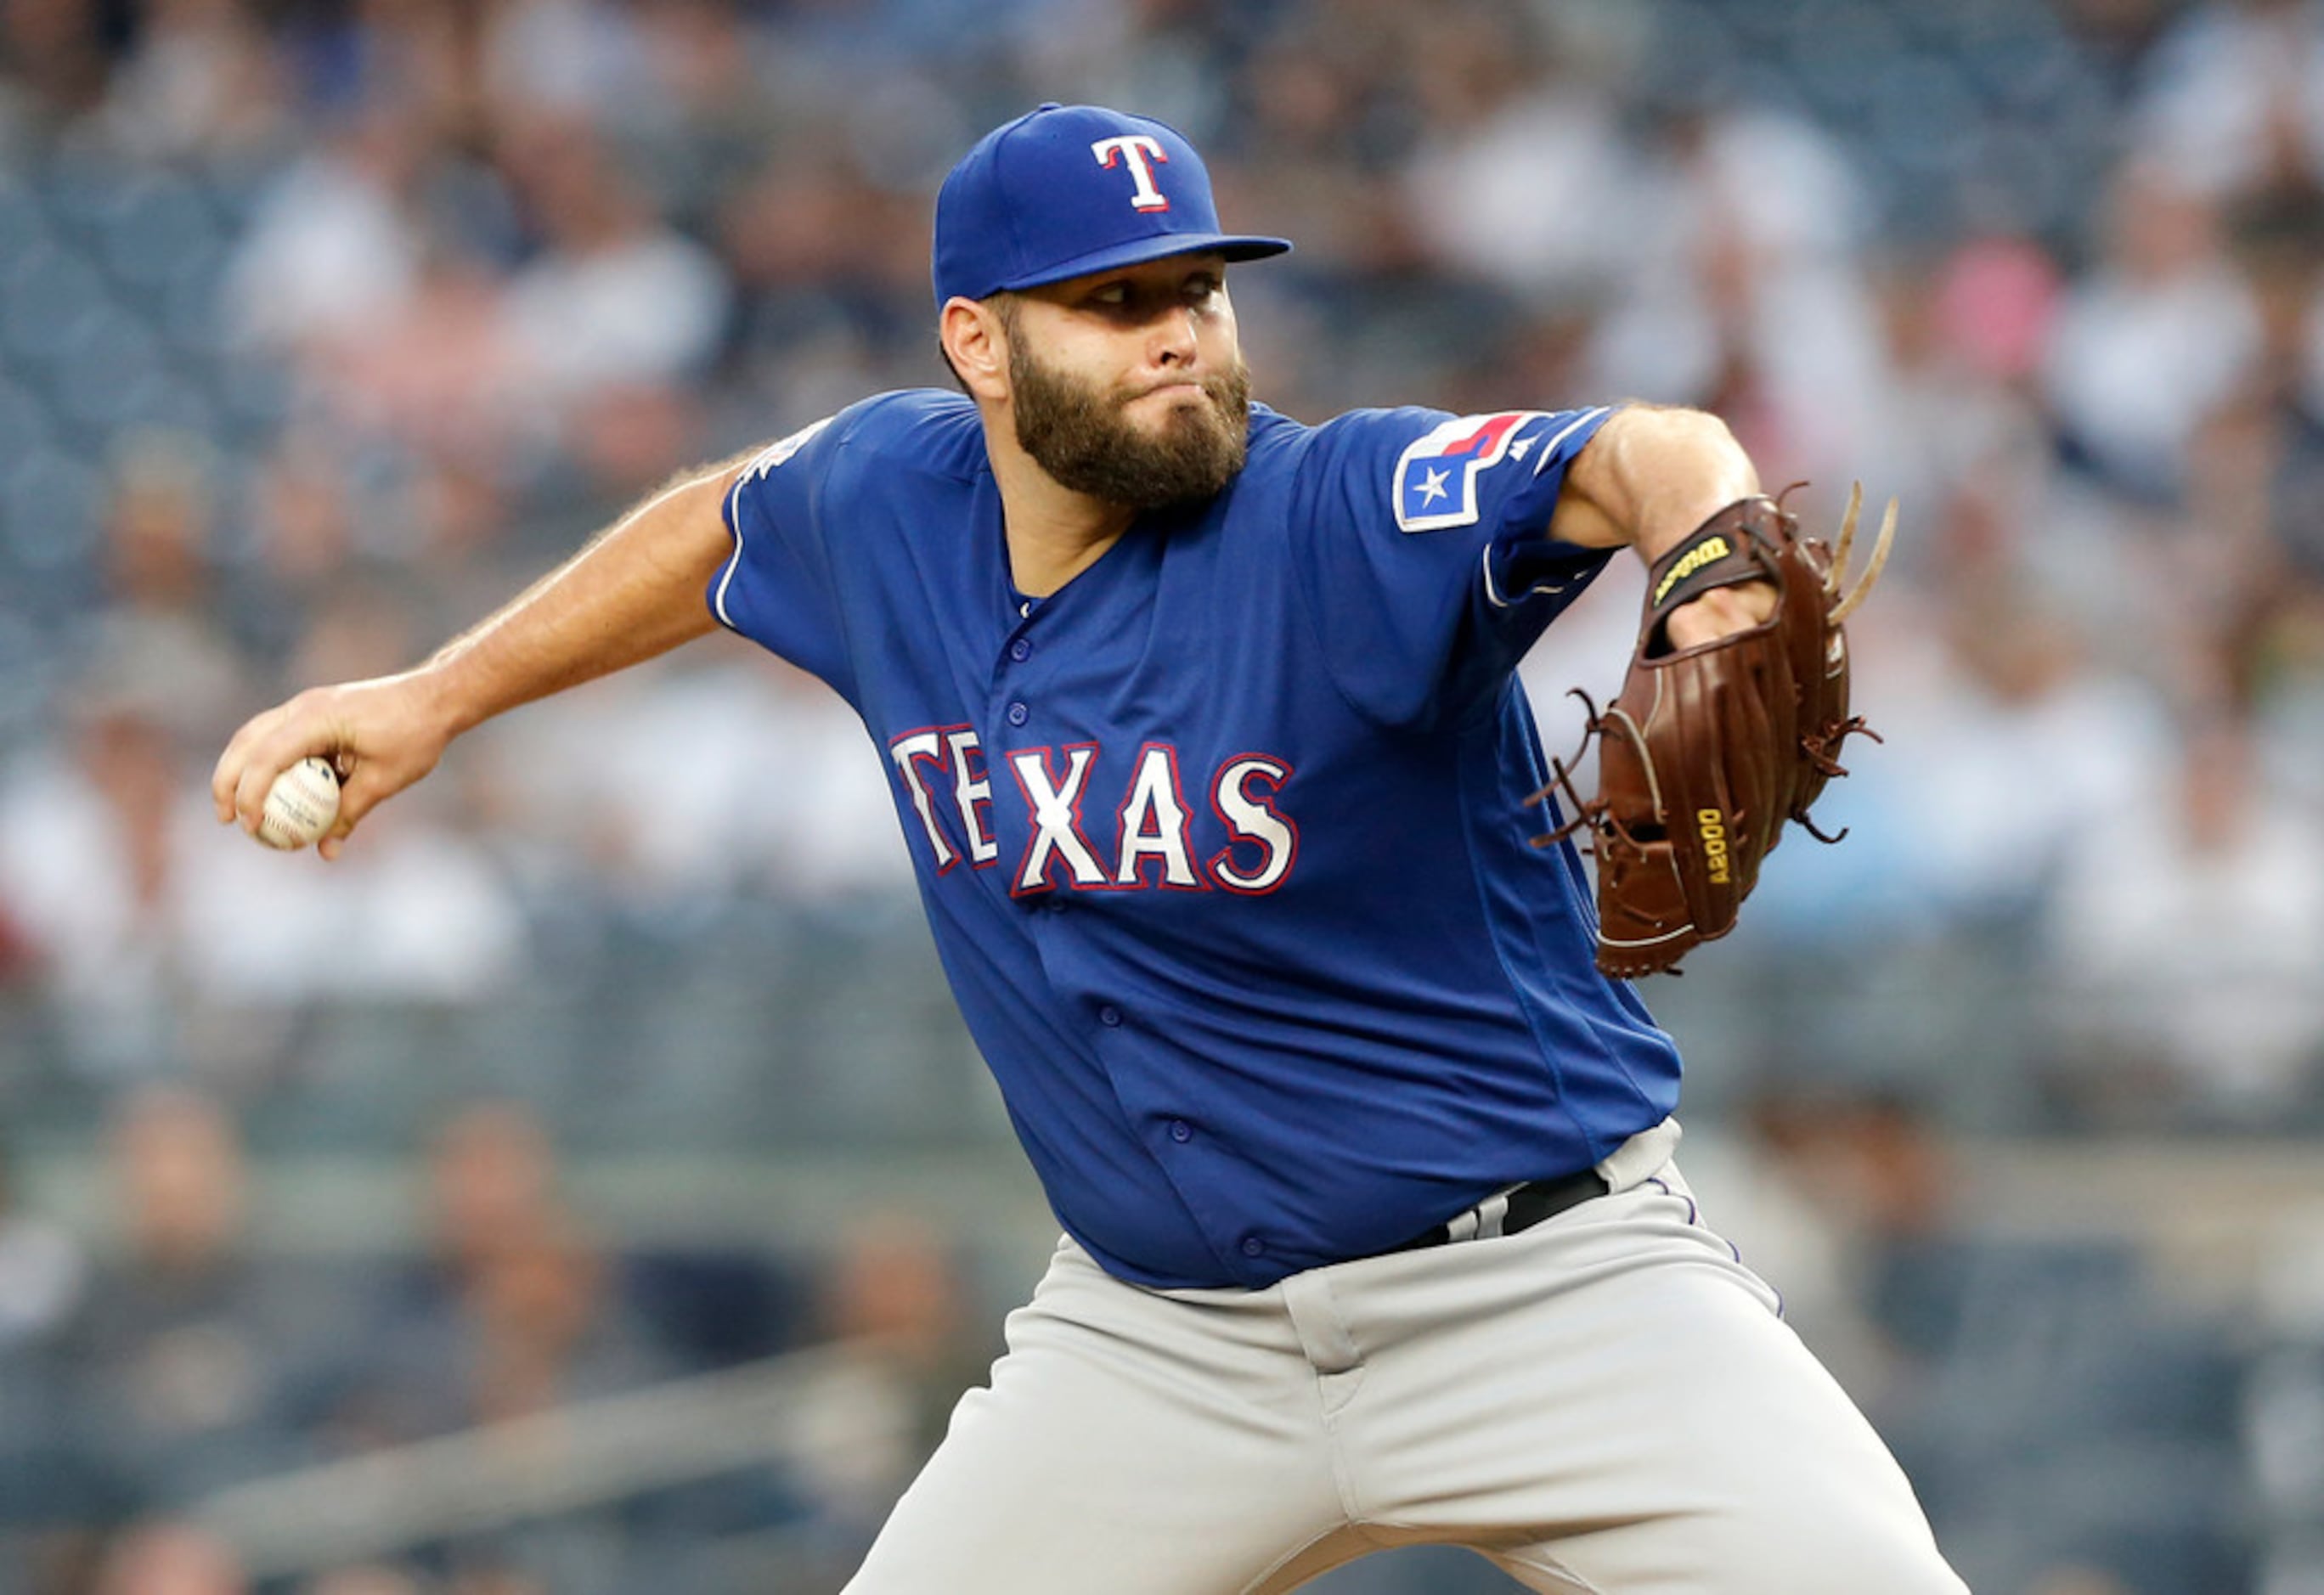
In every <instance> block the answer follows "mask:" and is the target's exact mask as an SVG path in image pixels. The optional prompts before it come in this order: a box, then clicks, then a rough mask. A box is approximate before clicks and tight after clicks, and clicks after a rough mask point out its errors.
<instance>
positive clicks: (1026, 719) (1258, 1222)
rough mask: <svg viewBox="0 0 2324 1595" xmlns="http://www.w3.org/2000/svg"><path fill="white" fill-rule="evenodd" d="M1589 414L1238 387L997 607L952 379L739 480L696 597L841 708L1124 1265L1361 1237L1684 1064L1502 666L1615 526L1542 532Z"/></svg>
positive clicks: (1060, 1154)
mask: <svg viewBox="0 0 2324 1595" xmlns="http://www.w3.org/2000/svg"><path fill="white" fill-rule="evenodd" d="M1606 414H1607V412H1606V411H1605V410H1584V411H1577V412H1568V413H1563V414H1556V413H1545V412H1540V411H1513V412H1508V413H1504V414H1499V415H1489V416H1469V417H1451V416H1446V415H1444V414H1443V413H1441V412H1438V411H1434V410H1379V411H1360V412H1357V413H1353V414H1350V415H1346V416H1342V417H1341V418H1339V419H1336V420H1333V421H1331V422H1329V423H1327V424H1325V425H1323V426H1320V427H1313V428H1311V427H1306V426H1303V425H1300V424H1299V423H1297V422H1295V421H1293V420H1291V419H1288V418H1287V417H1285V416H1281V415H1277V414H1275V413H1273V412H1271V411H1268V410H1265V409H1263V408H1256V407H1255V408H1254V410H1253V413H1252V419H1251V423H1250V462H1249V464H1248V466H1246V468H1245V469H1244V470H1243V471H1242V473H1241V474H1240V475H1239V476H1238V477H1237V478H1236V479H1235V481H1234V482H1233V483H1232V484H1231V485H1230V486H1229V487H1228V488H1227V489H1226V491H1225V492H1223V493H1221V494H1220V495H1219V496H1218V497H1217V498H1216V499H1214V500H1213V501H1211V502H1208V503H1207V504H1204V505H1203V506H1201V507H1199V508H1196V509H1192V510H1188V511H1184V512H1160V513H1152V514H1148V515H1147V516H1145V517H1143V518H1142V519H1141V520H1140V521H1139V522H1138V523H1137V524H1135V525H1134V526H1133V527H1132V528H1131V529H1130V531H1129V532H1128V533H1126V534H1125V535H1124V536H1123V537H1122V538H1121V539H1120V541H1119V542H1117V543H1116V544H1115V545H1114V546H1113V547H1112V548H1111V549H1108V550H1107V551H1106V553H1105V554H1104V555H1103V556H1102V558H1099V559H1098V560H1097V561H1096V562H1095V563H1093V565H1091V566H1090V567H1088V568H1087V569H1086V570H1084V571H1083V572H1082V573H1081V574H1080V575H1079V576H1075V577H1074V579H1073V580H1072V581H1071V582H1070V583H1068V584H1067V585H1065V586H1064V587H1063V588H1061V589H1060V590H1059V591H1058V592H1056V594H1054V595H1051V596H1049V597H1047V598H1046V599H1043V600H1041V601H1039V602H1037V603H1033V604H1026V603H1024V602H1023V601H1022V600H1020V599H1019V597H1018V596H1017V595H1016V593H1015V590H1014V588H1013V586H1012V585H1011V582H1010V567H1009V561H1008V555H1007V549H1006V547H1005V543H1004V539H1003V534H1002V527H1001V495H1000V491H999V489H998V487H997V486H996V485H995V484H994V480H993V475H992V471H991V466H990V464H989V462H988V460H987V457H986V455H985V449H984V443H983V437H982V431H981V429H980V427H979V423H978V419H977V415H976V411H975V410H974V408H973V406H972V405H971V404H970V403H969V401H967V400H965V399H964V398H961V397H958V396H955V395H952V394H947V393H940V392H908V393H890V394H885V395H882V396H881V397H878V398H874V399H871V400H868V401H864V402H863V403H862V404H859V405H856V406H854V407H853V408H852V409H849V410H844V411H842V412H841V413H840V414H839V415H837V416H835V417H834V418H832V419H830V420H828V421H826V422H824V423H821V424H820V425H818V426H816V427H813V428H810V429H807V431H805V432H802V433H800V434H798V436H797V437H795V438H787V439H785V440H784V441H783V442H781V443H779V444H777V445H775V446H774V447H771V448H770V449H768V450H767V451H766V452H765V453H764V454H763V455H761V456H760V457H759V458H758V459H757V460H756V461H754V462H753V463H752V466H750V467H749V468H748V469H747V470H746V471H744V473H743V474H742V476H741V478H740V479H739V480H738V481H737V483H736V484H735V486H734V488H733V493H731V494H730V496H729V497H728V500H727V502H726V518H727V523H728V525H729V528H730V529H731V530H732V531H733V535H734V543H735V546H734V553H733V558H732V559H731V560H730V561H729V563H728V564H727V565H726V567H724V569H723V570H722V571H721V572H720V573H719V575H718V576H717V578H716V580H715V583H714V584H713V586H712V588H711V591H710V601H711V603H712V605H713V607H714V608H715V612H716V613H717V616H718V619H719V620H720V621H721V622H724V624H725V625H727V626H729V627H731V628H732V629H733V630H734V631H737V632H741V633H742V634H743V635H745V636H748V637H751V638H752V639H754V640H756V641H759V642H760V643H761V644H763V645H764V646H766V647H767V648H769V649H770V650H773V651H775V652H776V653H778V654H779V655H781V656H782V657H783V658H785V659H789V660H791V661H793V662H794V663H796V664H798V665H799V666H801V667H802V668H806V669H807V670H810V671H812V672H813V673H815V674H816V675H817V676H819V677H821V678H823V679H824V680H825V681H827V682H829V683H830V684H831V685H832V686H833V687H835V688H836V689H837V690H838V691H839V692H840V693H841V695H842V696H844V697H845V698H846V699H847V701H848V702H849V703H850V704H852V705H853V706H854V707H855V709H856V710H857V712H858V713H859V714H861V715H862V717H863V722H864V724H865V725H866V727H867V728H868V729H869V730H870V732H871V738H872V741H873V742H875V743H876V744H877V745H878V746H879V748H880V750H881V754H882V756H883V757H884V758H885V759H886V760H887V761H888V768H889V770H890V774H891V775H892V777H893V788H894V794H895V799H896V805H897V811H898V814H899V816H900V818H901V820H902V823H903V827H904V831H905V834H906V836H907V839H908V845H909V846H910V847H911V849H912V851H913V853H914V856H915V859H916V862H917V864H918V878H919V886H920V891H921V895H922V898H923V899H924V901H925V903H926V905H927V914H928V919H929V922H930V924H931V925H932V927H934V931H935V936H936V946H937V950H938V952H939V953H940V954H941V955H942V958H943V962H944V965H945V971H946V973H948V975H949V976H950V979H951V982H952V985H953V989H954V992H955V994H956V995H957V997H958V999H959V1001H960V1005H961V1009H962V1011H963V1012H964V1015H965V1017H966V1019H967V1022H968V1027H969V1029H970V1031H971V1033H972V1034H973V1036H974V1037H975V1039H976V1042H977V1044H978V1046H979V1047H980V1048H981V1049H982V1052H983V1055H984V1057H985V1059H986V1061H987V1063H988V1064H989V1065H990V1066H991V1070H992V1072H993V1074H994V1076H995V1077H996V1078H997V1079H998V1081H999V1082H1000V1085H1001V1094H1002V1096H1003V1098H1004V1100H1005V1101H1006V1102H1007V1105H1008V1110H1009V1113H1010V1119H1011V1121H1012V1122H1013V1124H1014V1125H1015V1127H1016V1129H1017V1133H1018V1135H1019V1138H1020V1139H1022V1141H1023V1142H1024V1146H1025V1148H1026V1151H1027V1153H1028V1155H1029V1157H1031V1159H1032V1162H1033V1165H1034V1166H1035V1168H1036V1169H1037V1172H1038V1174H1039V1176H1040V1179H1041V1181H1042V1184H1043V1186H1044V1188H1045V1189H1046V1190H1047V1194H1048V1197H1049V1201H1050V1203H1051V1205H1052V1206H1053V1207H1054V1208H1055V1210H1056V1214H1057V1217H1058V1219H1059V1221H1060V1222H1062V1223H1063V1224H1064V1225H1065V1229H1066V1230H1067V1231H1070V1232H1071V1233H1072V1234H1073V1235H1074V1238H1075V1239H1076V1240H1080V1241H1081V1242H1082V1244H1083V1245H1084V1246H1085V1247H1087V1248H1088V1249H1089V1250H1090V1252H1091V1253H1092V1254H1093V1256H1094V1257H1096V1258H1098V1259H1099V1261H1100V1262H1102V1264H1103V1265H1104V1266H1105V1267H1106V1268H1108V1269H1109V1270H1110V1271H1111V1272H1112V1273H1114V1274H1116V1275H1118V1276H1119V1277H1122V1278H1125V1279H1129V1280H1132V1281H1136V1282H1138V1283H1140V1284H1145V1285H1151V1286H1223V1285H1241V1286H1265V1285H1268V1284H1270V1283H1272V1282H1273V1281H1275V1280H1277V1279H1278V1278H1280V1277H1283V1276H1284V1275H1286V1274H1289V1273H1292V1272H1295V1271H1296V1270H1298V1269H1302V1268H1311V1267H1314V1266H1316V1265H1318V1264H1323V1263H1329V1262H1335V1261H1340V1260H1342V1259H1345V1258H1351V1257H1357V1256H1361V1255H1364V1254H1367V1253H1369V1252H1373V1251H1377V1250H1379V1249H1383V1248H1386V1247H1388V1246H1391V1245H1394V1244H1395V1243H1397V1242H1398V1241H1400V1240H1406V1239H1407V1238H1409V1237H1410V1236H1413V1235H1415V1234H1416V1233H1418V1232H1419V1231H1422V1230H1424V1229H1425V1228H1426V1227H1427V1226H1429V1225H1430V1224H1432V1223H1435V1222H1441V1221H1442V1220H1443V1219H1445V1218H1447V1217H1448V1216H1450V1215H1451V1214H1452V1213H1454V1212H1458V1211H1460V1210H1461V1209H1462V1208H1464V1207H1466V1206H1468V1205H1470V1204H1471V1203H1475V1202H1476V1201H1478V1200H1479V1199H1480V1198H1481V1197H1482V1196H1484V1195H1486V1194H1489V1192H1491V1191H1493V1190H1495V1189H1497V1188H1499V1187H1500V1186H1503V1185H1511V1184H1514V1183H1517V1182H1519V1181H1524V1180H1528V1179H1536V1178H1545V1177H1550V1176H1557V1175H1563V1174H1568V1173H1571V1172H1572V1171H1573V1170H1575V1169H1578V1168H1582V1167H1584V1166H1588V1165H1590V1164H1591V1163H1594V1162H1596V1161H1598V1160H1599V1159H1600V1158H1601V1157H1605V1156H1606V1155H1607V1154H1609V1152H1611V1151H1612V1150H1613V1149H1614V1148H1616V1147H1618V1145H1620V1144H1621V1142H1622V1141H1623V1140H1624V1139H1627V1138H1628V1137H1629V1136H1630V1135H1632V1134H1634V1133H1636V1132H1637V1131H1638V1130H1640V1129H1646V1127H1648V1126H1650V1125H1652V1124H1654V1123H1655V1122H1656V1121H1658V1120H1661V1119H1662V1118H1663V1117H1664V1116H1665V1115H1666V1114H1667V1113H1669V1112H1670V1111H1671V1110H1672V1109H1673V1107H1674V1105H1675V1102H1676V1098H1677V1092H1678V1057H1677V1054H1676V1051H1675V1049H1674V1046H1672V1044H1671V1042H1670V1039H1669V1037H1666V1036H1665V1034H1664V1033H1663V1032H1662V1031H1661V1030H1659V1029H1658V1028H1655V1025H1654V1023H1653V1021H1652V1020H1651V1019H1649V1018H1648V1017H1647V1015H1646V1010H1644V1008H1643V1007H1642V1006H1640V1004H1639V1002H1638V1000H1637V996H1636V994H1635V993H1634V992H1633V991H1631V989H1630V988H1629V987H1628V985H1627V984H1618V983H1614V982H1608V981H1607V980H1605V979H1604V978H1603V977H1602V976H1600V974H1599V973H1597V971H1596V969H1595V968H1594V966H1593V965H1592V963H1591V955H1592V952H1593V948H1592V941H1591V933H1592V924H1591V915H1592V910H1591V903H1590V899H1589V895H1588V890H1587V884H1586V881H1585V879H1584V877H1583V874H1582V867H1581V863H1580V861H1579V860H1578V859H1577V858H1576V857H1575V856H1574V854H1573V853H1572V850H1571V849H1570V848H1567V847H1562V846H1561V847H1556V848H1547V849H1537V848H1535V847H1534V846H1532V845H1531V841H1532V838H1534V837H1535V836H1537V835H1539V834H1541V832H1542V831H1543V829H1544V828H1545V825H1546V824H1547V823H1548V821H1547V816H1545V813H1544V811H1543V810H1541V809H1540V808H1526V807H1523V800H1524V798H1526V795H1527V794H1528V793H1530V792H1532V791H1533V790H1535V788H1538V787H1539V786H1540V785H1541V784H1542V782H1543V780H1544V779H1545V763H1544V760H1543V757H1542V754H1541V750H1540V748H1539V745H1538V743H1537V741H1536V738H1535V730H1534V723H1533V717H1532V714H1531V711H1530V709H1529V708H1528V706H1527V705H1526V701H1525V697H1524V694H1523V691H1522V689H1521V688H1520V687H1518V685H1517V679H1516V677H1515V674H1514V667H1515V665H1516V664H1517V660H1518V659H1519V658H1520V656H1521V655H1523V653H1524V652H1525V650H1526V648H1527V647H1528V646H1529V645H1530V644H1531V643H1532V642H1533V641H1534V640H1535V638H1536V637H1538V636H1539V635H1540V633H1541V631H1542V628H1543V627H1545V625H1547V624H1548V622H1550V620H1551V619H1552V618H1553V617H1554V615H1556V614H1557V613H1559V612H1560V611H1561V610H1562V609H1563V607H1564V606H1565V605H1566V604H1569V603H1571V602H1572V599H1573V597H1574V596H1575V595H1576V594H1577V593H1579V592H1580V590H1581V589H1582V587H1583V586H1584V585H1586V584H1587V583H1588V582H1589V581H1590V580H1591V577H1593V576H1595V575H1596V574H1597V573H1598V571H1599V570H1600V568H1601V567H1603V565H1604V563H1605V561H1606V559H1607V558H1608V557H1609V556H1608V554H1607V553H1606V552H1605V551H1604V550H1595V549H1579V548H1575V547H1572V546H1569V545H1565V544H1562V543H1558V542H1555V541H1554V540H1552V539H1550V538H1549V537H1548V536H1547V534H1546V532H1545V528H1546V527H1547V525H1548V523H1549V519H1550V514H1551V511H1552V510H1553V508H1554V505H1555V503H1556V501H1557V494H1558V490H1559V486H1560V484H1561V483H1562V482H1563V478H1564V474H1565V468H1566V466H1567V465H1568V463H1569V462H1570V461H1571V460H1572V457H1573V456H1574V454H1575V453H1576V451H1578V450H1579V449H1580V448H1581V447H1582V445H1583V444H1584V443H1586V442H1587V441H1588V440H1589V438H1590V437H1591V435H1592V433H1594V432H1595V430H1596V429H1597V428H1598V426H1599V424H1600V422H1602V421H1603V419H1605V416H1606Z"/></svg>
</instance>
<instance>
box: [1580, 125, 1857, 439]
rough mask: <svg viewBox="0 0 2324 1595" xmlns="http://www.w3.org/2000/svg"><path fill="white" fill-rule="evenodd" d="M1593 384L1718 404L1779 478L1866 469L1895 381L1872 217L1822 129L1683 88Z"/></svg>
mask: <svg viewBox="0 0 2324 1595" xmlns="http://www.w3.org/2000/svg"><path fill="white" fill-rule="evenodd" d="M1659 112H1660V115H1659V118H1658V121H1657V124H1656V126H1655V138H1654V141H1653V143H1652V146H1651V148H1652V155H1651V160H1650V162H1649V165H1648V167H1647V170H1646V174H1645V177H1644V179H1643V188H1644V197H1643V198H1642V199H1640V200H1637V201H1634V204H1633V207H1632V208H1633V213H1634V214H1637V215H1638V216H1639V218H1640V219H1639V222H1638V224H1637V231H1636V232H1634V233H1633V234H1631V235H1629V236H1628V237H1626V238H1625V240H1624V242H1625V244H1626V246H1627V249H1628V259H1629V260H1630V262H1631V263H1633V265H1632V270H1631V271H1630V272H1628V274H1627V275H1626V277H1625V278H1624V280H1623V281H1622V284H1621V291H1620V292H1619V294H1618V298H1617V299H1616V300H1615V301H1614V302H1613V303H1612V304H1611V305H1609V307H1608V309H1607V311H1606V314H1605V315H1604V316H1603V318H1601V319H1600V322H1599V324H1598V327H1597V329H1596V332H1595V336H1594V337H1593V338H1592V340H1591V341H1592V347H1591V372H1590V373H1589V376H1588V378H1586V379H1585V385H1588V386H1591V387H1595V388H1604V389H1607V390H1609V391H1612V392H1637V393H1641V394H1643V395H1644V396H1646V397H1648V398H1651V399H1655V400H1658V401H1667V402H1674V403H1693V404H1702V405H1707V406H1711V407H1713V408H1716V409H1718V410H1720V413H1722V414H1724V415H1726V416H1728V417H1729V419H1730V421H1731V424H1732V425H1733V426H1734V429H1735V432H1736V436H1737V438H1738V440H1739V441H1741V443H1742V444H1743V446H1744V447H1746V448H1748V449H1749V450H1750V451H1751V452H1752V454H1753V455H1754V456H1755V457H1757V458H1758V459H1759V460H1761V461H1762V462H1764V468H1765V469H1766V472H1767V474H1768V475H1767V479H1768V481H1769V482H1770V483H1771V484H1780V483H1783V482H1784V481H1787V480H1792V479H1796V478H1809V479H1814V478H1820V477H1824V476H1828V475H1833V474H1835V473H1841V474H1844V473H1846V472H1847V471H1849V470H1851V469H1853V467H1854V463H1855V461H1856V458H1857V455H1858V448H1859V447H1860V446H1861V443H1862V441H1863V438H1862V434H1861V430H1860V428H1861V420H1860V418H1863V417H1865V416H1866V415H1867V414H1868V413H1869V412H1870V410H1871V408H1872V405H1873V402H1874V396H1875V395H1876V393H1877V392H1878V383H1879V377H1880V374H1881V372H1880V362H1879V349H1880V334H1879V324H1878V320H1877V311H1876V306H1875V302H1874V300H1873V298H1872V295H1871V293H1870V291H1869V289H1868V287H1867V282H1866V280H1865V277H1864V274H1863V271H1862V266H1861V263H1860V262H1859V261H1858V247H1859V245H1860V244H1861V241H1862V240H1861V232H1862V227H1863V219H1864V217H1865V215H1866V207H1865V204H1864V202H1863V199H1862V197H1861V195H1860V194H1859V193H1858V189H1857V186H1856V182H1857V180H1856V178H1855V175H1854V173H1853V172H1852V171H1850V169H1849V164H1848V162H1847V161H1846V160H1845V158H1844V157H1843V156H1842V155H1841V154H1840V152H1839V150H1838V149H1837V148H1835V146H1834V145H1833V143H1832V141H1831V139H1830V137H1829V136H1828V135H1826V134H1824V133H1823V132H1822V131H1821V130H1820V129H1819V128H1817V127H1815V126H1814V125H1813V124H1811V123H1809V122H1807V121H1805V120H1803V119H1801V118H1798V117H1795V116H1793V115H1787V114H1785V113H1784V112H1782V111H1780V110H1778V109H1775V108H1774V107H1771V106H1763V105H1759V104H1756V103H1752V102H1750V101H1748V100H1744V99H1742V98H1740V97H1738V96H1736V95H1735V94H1734V92H1733V91H1732V89H1731V88H1730V87H1729V86H1727V85H1723V84H1720V83H1719V82H1717V81H1715V80H1714V81H1710V82H1696V83H1688V84H1684V85H1674V86H1672V87H1671V88H1670V89H1669V90H1668V91H1667V92H1666V94H1665V99H1664V102H1663V104H1662V105H1661V106H1660V107H1659Z"/></svg>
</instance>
